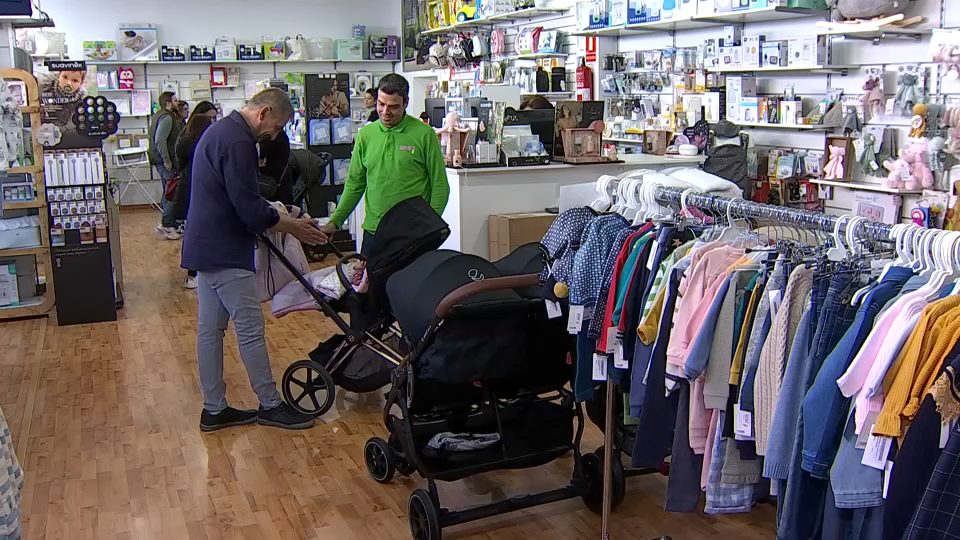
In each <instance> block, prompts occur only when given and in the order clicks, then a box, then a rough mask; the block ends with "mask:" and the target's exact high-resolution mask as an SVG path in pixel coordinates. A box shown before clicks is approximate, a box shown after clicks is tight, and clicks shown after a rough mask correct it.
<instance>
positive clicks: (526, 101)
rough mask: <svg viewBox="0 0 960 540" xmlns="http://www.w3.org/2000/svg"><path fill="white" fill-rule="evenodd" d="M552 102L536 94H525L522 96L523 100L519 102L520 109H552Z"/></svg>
mask: <svg viewBox="0 0 960 540" xmlns="http://www.w3.org/2000/svg"><path fill="white" fill-rule="evenodd" d="M552 108H553V103H550V100H548V99H547V98H545V97H543V96H541V95H539V94H537V95H533V96H527V97H525V98H523V101H521V102H520V110H521V111H525V110H527V109H552Z"/></svg>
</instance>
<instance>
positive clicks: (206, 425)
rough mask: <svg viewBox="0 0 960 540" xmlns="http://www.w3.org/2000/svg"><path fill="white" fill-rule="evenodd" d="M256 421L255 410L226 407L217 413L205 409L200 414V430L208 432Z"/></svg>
mask: <svg viewBox="0 0 960 540" xmlns="http://www.w3.org/2000/svg"><path fill="white" fill-rule="evenodd" d="M256 421H257V411H241V410H239V409H234V408H233V407H227V408H226V409H224V410H222V411H220V412H219V413H217V414H213V413H211V412H209V411H207V410H206V409H204V410H203V413H201V414H200V431H205V432H210V431H216V430H218V429H223V428H226V427H230V426H242V425H245V424H253V423H254V422H256Z"/></svg>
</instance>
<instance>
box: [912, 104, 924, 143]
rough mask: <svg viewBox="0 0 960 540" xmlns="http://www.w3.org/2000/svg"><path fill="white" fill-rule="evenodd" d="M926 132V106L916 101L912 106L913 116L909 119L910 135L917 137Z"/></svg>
mask: <svg viewBox="0 0 960 540" xmlns="http://www.w3.org/2000/svg"><path fill="white" fill-rule="evenodd" d="M926 132H927V106H926V105H924V104H923V103H917V104H916V105H914V106H913V118H912V119H911V120H910V137H911V138H914V139H919V138H921V137H923V134H924V133H926Z"/></svg>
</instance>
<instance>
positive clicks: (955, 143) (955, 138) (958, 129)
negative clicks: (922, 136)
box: [944, 107, 960, 155]
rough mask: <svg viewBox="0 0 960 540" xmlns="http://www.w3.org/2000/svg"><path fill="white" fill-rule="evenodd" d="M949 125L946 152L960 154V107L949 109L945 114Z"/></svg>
mask: <svg viewBox="0 0 960 540" xmlns="http://www.w3.org/2000/svg"><path fill="white" fill-rule="evenodd" d="M944 116H945V118H946V123H947V127H949V128H950V129H949V131H948V135H949V138H948V139H947V145H946V148H944V152H946V153H948V154H953V155H957V154H960V107H955V108H952V109H950V110H948V111H947V113H946V114H945V115H944Z"/></svg>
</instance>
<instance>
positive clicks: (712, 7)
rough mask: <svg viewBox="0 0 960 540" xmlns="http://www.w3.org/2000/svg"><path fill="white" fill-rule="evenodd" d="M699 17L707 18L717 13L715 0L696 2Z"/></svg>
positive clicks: (697, 0)
mask: <svg viewBox="0 0 960 540" xmlns="http://www.w3.org/2000/svg"><path fill="white" fill-rule="evenodd" d="M696 2H697V17H706V16H708V15H713V14H714V13H716V3H715V2H714V0H696Z"/></svg>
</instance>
